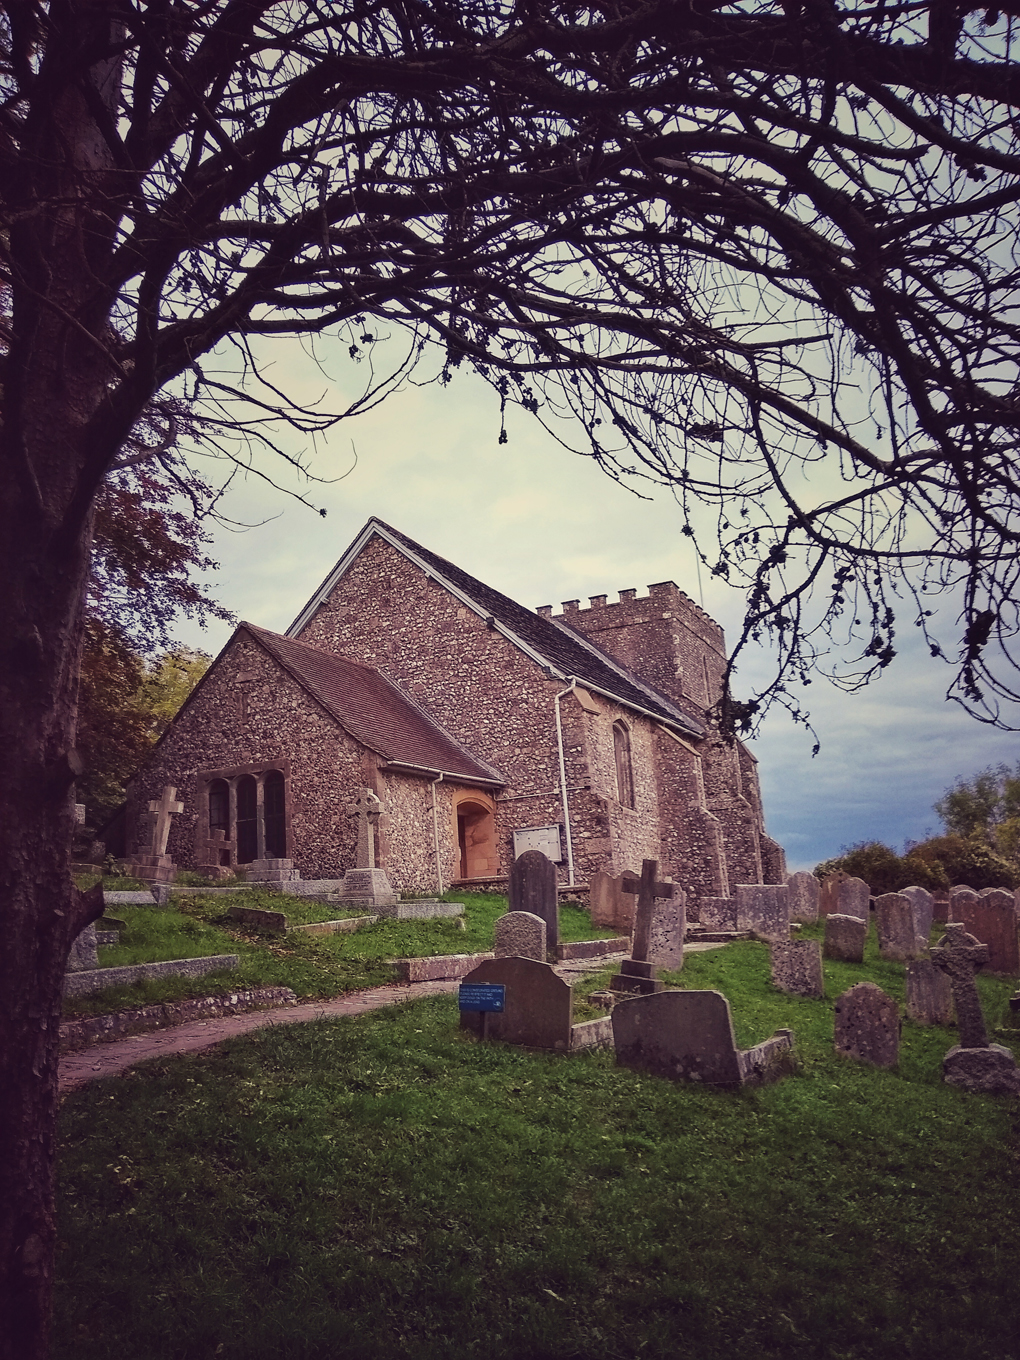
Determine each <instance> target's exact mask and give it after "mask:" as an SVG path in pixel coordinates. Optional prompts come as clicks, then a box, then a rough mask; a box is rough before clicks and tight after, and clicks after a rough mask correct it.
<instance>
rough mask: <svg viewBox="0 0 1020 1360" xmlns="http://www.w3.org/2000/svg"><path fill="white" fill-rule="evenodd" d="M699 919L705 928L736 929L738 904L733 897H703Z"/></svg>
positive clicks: (700, 902)
mask: <svg viewBox="0 0 1020 1360" xmlns="http://www.w3.org/2000/svg"><path fill="white" fill-rule="evenodd" d="M698 920H699V922H700V924H701V926H702V927H703V929H705V930H709V931H711V930H736V928H737V904H736V902H735V901H734V900H733V898H732V897H703V898H701V900H700V901H699V903H698Z"/></svg>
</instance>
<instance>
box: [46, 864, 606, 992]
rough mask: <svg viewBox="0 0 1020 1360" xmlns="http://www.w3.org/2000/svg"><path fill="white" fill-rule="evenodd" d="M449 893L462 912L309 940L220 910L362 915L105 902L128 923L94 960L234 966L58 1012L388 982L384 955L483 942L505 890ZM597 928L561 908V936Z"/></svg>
mask: <svg viewBox="0 0 1020 1360" xmlns="http://www.w3.org/2000/svg"><path fill="white" fill-rule="evenodd" d="M447 900H449V901H455V902H463V903H464V916H463V917H462V918H438V919H434V920H423V921H393V920H380V921H378V922H377V923H376V924H375V925H371V926H365V927H363V928H362V929H361V930H358V931H355V932H354V933H353V934H350V935H347V934H344V935H326V936H317V937H314V938H312V937H309V936H304V935H279V934H273V933H272V932H269V931H262V930H259V929H258V928H257V927H253V926H248V925H244V924H242V923H241V922H240V921H235V920H233V919H232V918H231V917H230V916H228V915H227V912H228V910H229V908H230V907H231V906H232V905H235V904H236V905H240V906H251V907H258V908H261V909H262V910H265V911H275V912H281V911H282V912H283V913H284V914H285V915H286V916H287V919H288V922H289V923H290V924H292V925H304V924H307V923H308V922H311V921H328V920H333V919H336V918H337V917H341V916H357V915H359V914H364V913H359V912H358V911H357V910H356V909H349V908H347V907H337V906H321V905H320V904H319V903H316V902H308V901H307V900H305V899H302V898H299V897H288V896H287V895H286V894H283V893H274V892H267V891H253V892H251V893H245V894H243V895H242V894H237V895H236V896H223V897H217V896H213V895H208V896H207V895H203V894H201V893H196V894H194V895H192V894H190V893H188V894H184V893H181V894H175V895H174V896H172V897H171V899H170V903H171V905H170V907H169V908H168V909H166V910H160V909H159V908H155V907H131V906H125V905H122V904H121V903H116V904H114V905H111V906H110V907H109V912H110V915H111V916H114V917H116V918H117V919H119V920H122V921H125V922H126V923H127V930H126V931H124V932H123V933H122V934H121V938H120V941H119V942H118V943H117V944H116V945H114V946H110V947H104V948H102V949H100V951H99V964H100V967H103V968H112V967H119V966H120V965H121V964H129V963H155V962H158V961H160V960H163V959H185V958H199V957H206V956H208V955H210V954H237V955H238V956H239V959H240V966H239V967H238V968H237V969H234V970H231V971H229V972H221V973H208V974H206V975H205V976H204V977H200V978H158V979H154V980H150V981H147V982H137V983H132V984H131V985H130V986H128V987H116V988H109V989H107V990H106V991H104V992H100V993H97V994H96V995H94V996H83V997H78V998H75V999H69V1000H66V1001H65V1002H64V1015H65V1017H71V1016H81V1015H103V1014H105V1013H107V1012H108V1011H114V1010H123V1009H126V1008H128V1007H132V1006H148V1005H154V1004H156V1003H158V1002H167V1001H179V1000H181V999H182V998H183V997H192V996H214V995H216V994H217V993H219V992H229V991H236V990H237V989H238V988H242V987H290V988H291V989H292V990H293V991H294V992H296V993H297V995H298V996H299V997H304V998H309V999H312V998H316V997H330V996H338V995H340V994H341V993H342V992H349V991H356V990H358V989H360V988H363V987H378V986H380V985H382V984H384V983H389V982H392V981H393V969H392V968H391V967H390V965H389V963H388V962H387V960H388V959H394V958H419V957H424V956H431V955H435V954H476V953H482V952H484V951H486V950H491V949H492V944H493V937H494V931H495V922H496V918H497V917H498V916H502V914H503V913H504V912H505V911H506V909H507V900H506V898H505V897H499V896H496V895H495V894H491V893H449V894H447ZM605 933H606V932H605V931H593V930H592V929H591V922H590V919H589V917H588V914H587V912H585V911H582V910H581V908H579V907H575V906H569V905H567V906H562V907H561V908H560V937H561V938H562V939H564V940H581V939H589V938H592V937H593V936H600V935H604V934H605Z"/></svg>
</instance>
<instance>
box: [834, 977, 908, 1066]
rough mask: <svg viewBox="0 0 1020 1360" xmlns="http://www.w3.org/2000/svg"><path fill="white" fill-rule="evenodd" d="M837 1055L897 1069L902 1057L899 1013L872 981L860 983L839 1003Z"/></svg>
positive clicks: (844, 995) (836, 1007) (889, 998)
mask: <svg viewBox="0 0 1020 1360" xmlns="http://www.w3.org/2000/svg"><path fill="white" fill-rule="evenodd" d="M835 1011H836V1034H835V1046H836V1052H837V1053H842V1054H843V1055H844V1056H845V1057H848V1058H856V1059H857V1060H858V1062H866V1063H871V1064H872V1065H873V1066H875V1067H895V1066H896V1064H897V1062H898V1061H899V1056H900V1012H899V1007H898V1006H897V1005H896V1002H895V1001H894V1000H893V998H892V997H891V996H887V995H886V994H885V992H883V991H882V989H881V987H876V986H875V984H874V983H873V982H858V983H856V984H855V985H854V986H853V987H851V988H850V990H849V991H847V992H844V993H843V995H842V996H841V997H840V998H839V999H838V1000H837V1002H836V1006H835Z"/></svg>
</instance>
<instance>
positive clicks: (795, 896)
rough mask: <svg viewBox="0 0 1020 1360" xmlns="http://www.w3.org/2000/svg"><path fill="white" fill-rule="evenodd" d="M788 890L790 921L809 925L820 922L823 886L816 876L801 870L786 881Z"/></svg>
mask: <svg viewBox="0 0 1020 1360" xmlns="http://www.w3.org/2000/svg"><path fill="white" fill-rule="evenodd" d="M786 890H787V893H788V895H789V901H790V920H791V921H800V922H801V923H802V924H804V925H809V924H810V923H811V922H812V921H817V920H818V899H819V897H820V896H821V892H822V885H821V884H820V883H819V881H818V879H817V878H815V876H814V874H809V873H805V872H804V871H803V870H800V871H799V872H798V873H795V874H791V875H790V877H789V878H788V879H787V880H786Z"/></svg>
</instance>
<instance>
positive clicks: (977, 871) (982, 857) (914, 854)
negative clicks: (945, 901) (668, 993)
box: [910, 836, 1020, 892]
mask: <svg viewBox="0 0 1020 1360" xmlns="http://www.w3.org/2000/svg"><path fill="white" fill-rule="evenodd" d="M910 855H911V858H916V859H919V860H923V861H925V862H926V863H929V864H931V863H938V864H940V865H941V866H942V868H943V870H944V871H945V873H946V877H947V878H948V879H949V882H950V883H951V884H954V885H955V884H957V883H966V884H967V885H968V886H969V887H971V888H975V889H976V890H977V891H979V892H980V891H981V889H982V888H1015V887H1016V886H1017V884H1018V883H1020V873H1018V872H1017V867H1016V865H1013V864H1010V863H1008V861H1006V860H1004V859H1003V858H1002V856H1001V855H997V854H996V853H995V851H994V850H993V849H992V848H991V846H989V845H988V844H987V843H986V842H985V841H984V840H982V839H981V838H980V837H979V836H970V837H967V838H964V837H963V836H935V837H934V838H933V839H932V840H929V841H923V842H922V843H921V844H920V845H915V846H913V847H912V848H911V851H910Z"/></svg>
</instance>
